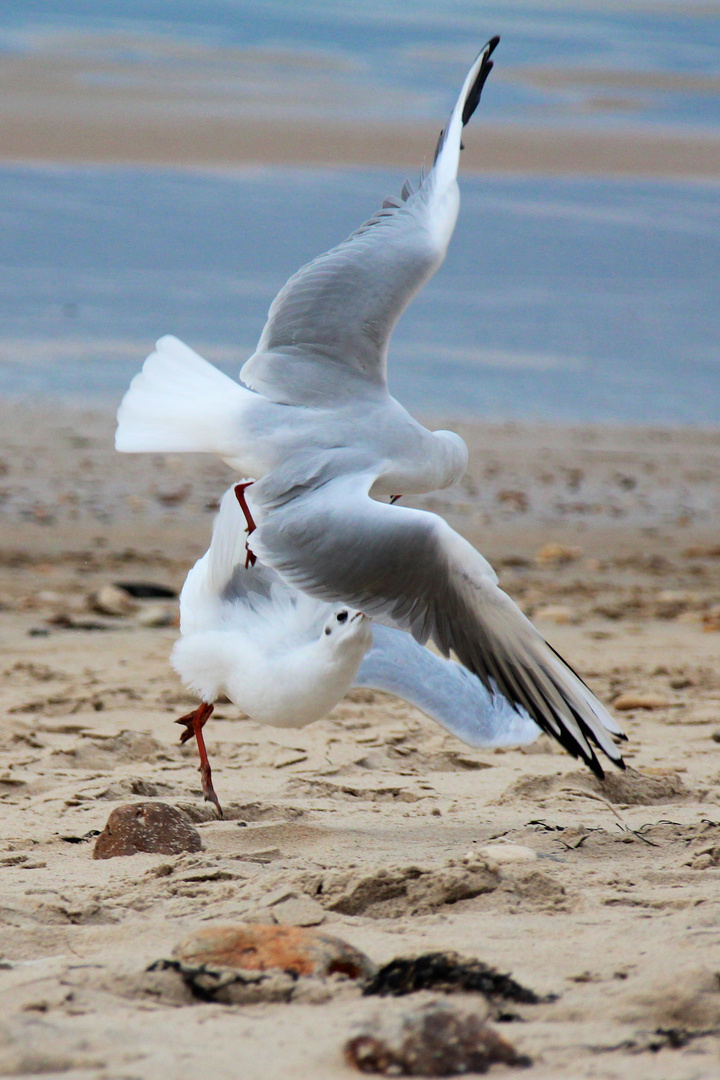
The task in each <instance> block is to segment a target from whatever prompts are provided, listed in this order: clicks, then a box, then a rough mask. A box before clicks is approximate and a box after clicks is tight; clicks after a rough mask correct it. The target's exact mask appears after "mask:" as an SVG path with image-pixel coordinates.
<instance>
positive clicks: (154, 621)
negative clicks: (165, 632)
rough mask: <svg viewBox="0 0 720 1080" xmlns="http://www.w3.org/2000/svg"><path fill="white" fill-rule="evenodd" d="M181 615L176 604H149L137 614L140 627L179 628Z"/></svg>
mask: <svg viewBox="0 0 720 1080" xmlns="http://www.w3.org/2000/svg"><path fill="white" fill-rule="evenodd" d="M179 619H180V615H179V612H178V608H177V605H176V604H147V605H145V606H144V607H142V608H141V609H140V611H138V613H137V617H136V620H135V621H136V622H137V624H138V626H147V627H154V626H177V625H178V623H179Z"/></svg>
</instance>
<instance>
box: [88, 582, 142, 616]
mask: <svg viewBox="0 0 720 1080" xmlns="http://www.w3.org/2000/svg"><path fill="white" fill-rule="evenodd" d="M88 607H89V608H90V610H91V611H97V612H98V614H99V615H114V616H122V615H131V614H132V613H133V612H135V611H137V608H138V605H137V604H136V602H135V601H134V600H133V598H132V597H131V596H129V595H128V593H126V592H125V590H124V589H119V588H118V587H117V585H102V586H101V587H100V588H99V589H98V590H97V592H94V593H91V594H90V596H89V597H88Z"/></svg>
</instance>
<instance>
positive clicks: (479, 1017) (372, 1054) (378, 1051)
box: [344, 1001, 531, 1076]
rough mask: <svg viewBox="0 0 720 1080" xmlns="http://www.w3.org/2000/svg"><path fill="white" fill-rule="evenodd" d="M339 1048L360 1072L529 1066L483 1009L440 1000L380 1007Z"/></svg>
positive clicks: (452, 1072)
mask: <svg viewBox="0 0 720 1080" xmlns="http://www.w3.org/2000/svg"><path fill="white" fill-rule="evenodd" d="M344 1052H345V1060H346V1061H347V1062H348V1064H349V1065H352V1066H354V1067H355V1068H356V1069H359V1071H360V1072H364V1073H376V1074H380V1075H383V1076H397V1075H400V1076H459V1075H464V1074H466V1073H484V1072H487V1070H488V1069H489V1068H490V1066H491V1065H492V1064H494V1063H495V1062H502V1063H503V1064H505V1065H516V1066H521V1067H526V1066H528V1065H530V1064H531V1061H530V1059H529V1058H528V1057H526V1056H525V1055H522V1054H518V1052H517V1050H516V1049H515V1047H514V1046H513V1045H512V1044H511V1043H509V1042H507V1041H506V1040H505V1039H503V1038H502V1036H500V1035H499V1034H498V1033H497V1031H496V1030H495V1028H494V1027H492V1026H491V1025H490V1024H488V1023H487V1022H486V1010H484V1009H483V1008H482V1007H480V1008H478V1007H477V1006H475V1007H468V1006H465V1007H461V1006H458V1005H455V1004H449V1003H447V1002H444V1001H429V1002H427V1003H426V1004H423V1005H421V1006H419V1007H416V1008H414V1009H407V1008H405V1009H402V1010H395V1009H391V1010H389V1011H388V1010H387V1009H384V1010H383V1012H382V1013H377V1014H375V1015H373V1016H372V1017H370V1018H369V1019H368V1020H366V1021H365V1022H364V1023H363V1024H362V1025H361V1027H360V1030H359V1033H358V1034H357V1035H354V1036H353V1037H352V1038H350V1039H348V1041H347V1042H346V1043H345V1047H344Z"/></svg>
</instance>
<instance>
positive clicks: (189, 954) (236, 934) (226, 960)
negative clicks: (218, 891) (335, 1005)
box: [173, 901, 376, 980]
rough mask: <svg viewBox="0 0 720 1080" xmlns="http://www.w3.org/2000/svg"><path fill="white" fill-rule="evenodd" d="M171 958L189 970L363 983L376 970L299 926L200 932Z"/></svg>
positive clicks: (339, 943)
mask: <svg viewBox="0 0 720 1080" xmlns="http://www.w3.org/2000/svg"><path fill="white" fill-rule="evenodd" d="M287 902H288V901H285V903H287ZM278 906H279V905H275V908H274V909H273V914H274V913H275V911H276V909H277V907H278ZM173 957H175V959H177V960H180V961H181V962H182V963H184V964H188V965H190V964H196V965H198V966H200V965H203V966H205V967H216V968H217V967H220V968H230V969H231V970H240V971H284V972H286V973H288V974H291V975H295V976H303V975H306V976H314V977H316V978H327V977H328V976H329V975H334V974H340V975H346V976H347V977H348V978H350V979H363V980H364V979H368V978H370V977H371V976H372V975H373V974H374V972H375V970H376V969H375V965H374V964H373V962H372V960H370V958H369V957H367V956H365V954H364V953H361V952H360V951H359V949H355V948H353V946H352V945H348V944H347V942H345V941H343V940H342V939H341V938H337V937H333V936H331V935H330V934H323V933H320V932H319V931H317V930H307V929H305V928H303V927H301V926H262V925H260V924H258V923H236V924H234V925H227V926H208V927H204V928H203V929H202V930H197V931H195V933H193V934H190V935H189V937H187V938H185V939H184V940H183V941H181V942H180V944H179V945H178V946H177V947H176V948H175V949H174V950H173Z"/></svg>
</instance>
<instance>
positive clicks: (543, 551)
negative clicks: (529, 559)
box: [535, 541, 582, 566]
mask: <svg viewBox="0 0 720 1080" xmlns="http://www.w3.org/2000/svg"><path fill="white" fill-rule="evenodd" d="M581 555H582V550H581V549H580V548H579V547H570V546H569V545H568V544H558V543H557V542H556V541H550V543H548V544H543V546H542V547H541V548H540V550H539V551H536V552H535V562H536V563H537V564H538V566H562V565H563V564H564V563H569V562H572V561H573V560H574V559H579V558H580V556H581Z"/></svg>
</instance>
